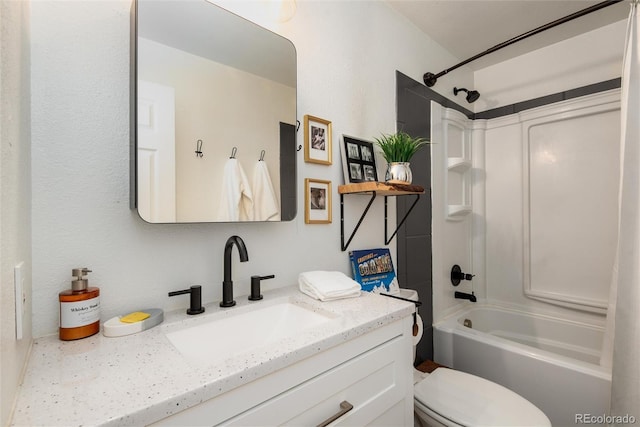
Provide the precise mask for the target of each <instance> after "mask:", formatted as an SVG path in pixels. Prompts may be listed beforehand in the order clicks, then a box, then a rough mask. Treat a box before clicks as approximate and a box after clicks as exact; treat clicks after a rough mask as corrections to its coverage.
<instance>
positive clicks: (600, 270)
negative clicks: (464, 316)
mask: <svg viewBox="0 0 640 427" xmlns="http://www.w3.org/2000/svg"><path fill="white" fill-rule="evenodd" d="M619 99H620V97H619V90H612V91H607V92H603V93H600V94H593V95H588V96H585V97H582V98H576V99H574V100H569V101H563V102H560V103H556V104H550V105H548V106H545V107H539V108H536V109H533V110H529V111H526V112H523V113H520V114H515V115H511V116H505V117H502V118H497V119H492V120H488V121H487V122H486V132H485V156H486V160H485V171H486V181H485V183H484V185H485V201H486V265H487V277H486V280H487V293H488V297H489V298H490V299H491V300H492V301H497V302H502V303H509V304H516V305H519V306H526V307H529V308H532V307H535V308H537V309H541V308H542V307H543V306H540V305H537V304H535V301H532V300H531V298H533V299H536V300H541V301H545V302H548V303H551V304H553V305H554V306H565V307H569V308H575V309H578V310H582V311H589V312H594V313H601V314H603V313H604V312H605V311H606V305H607V299H608V295H609V286H610V281H611V271H612V267H613V259H614V256H615V245H616V233H617V197H618V174H619V170H618V168H619V165H618V161H619V121H620V114H619V108H620V101H619ZM518 284H521V286H519V285H518ZM545 309H546V310H551V308H549V307H545ZM553 310H555V311H558V310H559V309H558V308H554V309H553ZM560 312H562V311H560ZM570 312H571V311H569V313H570Z"/></svg>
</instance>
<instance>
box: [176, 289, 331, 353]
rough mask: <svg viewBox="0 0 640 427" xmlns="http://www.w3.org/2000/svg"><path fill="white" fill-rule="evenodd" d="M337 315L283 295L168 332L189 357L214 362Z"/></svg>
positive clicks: (266, 343) (324, 321)
mask: <svg viewBox="0 0 640 427" xmlns="http://www.w3.org/2000/svg"><path fill="white" fill-rule="evenodd" d="M233 310H237V312H234V311H233ZM335 317H336V316H335V315H332V314H330V313H318V312H315V311H312V310H310V309H308V308H306V307H305V306H303V305H301V304H297V303H296V302H295V301H290V300H288V299H283V300H282V301H278V302H275V303H272V304H269V305H264V306H260V305H259V304H256V305H255V308H253V307H251V306H245V307H238V308H235V309H230V310H229V311H226V312H221V313H217V314H213V315H211V316H209V317H208V318H206V319H202V320H203V321H202V322H196V325H194V326H188V327H185V328H183V329H179V330H176V331H172V332H168V333H167V334H166V336H167V338H168V339H169V341H171V343H172V344H173V345H174V346H175V347H176V348H177V349H178V351H180V353H182V354H183V355H184V356H185V357H187V358H188V359H190V360H193V361H195V362H199V363H203V364H211V363H213V362H216V361H220V360H224V359H227V358H230V357H234V356H236V355H238V354H241V353H244V352H246V351H248V350H251V349H256V348H258V347H262V346H265V345H269V344H273V343H276V342H278V341H280V340H282V339H284V338H288V337H292V336H295V335H296V334H298V333H300V332H301V331H303V330H305V329H308V328H311V327H314V326H318V325H321V324H323V323H326V322H329V321H331V320H332V319H333V318H335Z"/></svg>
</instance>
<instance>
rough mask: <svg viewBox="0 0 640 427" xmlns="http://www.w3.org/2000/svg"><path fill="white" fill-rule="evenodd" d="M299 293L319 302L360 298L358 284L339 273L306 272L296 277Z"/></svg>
mask: <svg viewBox="0 0 640 427" xmlns="http://www.w3.org/2000/svg"><path fill="white" fill-rule="evenodd" d="M298 285H299V287H300V291H301V292H302V293H304V294H307V295H309V296H310V297H312V298H315V299H319V300H320V301H330V300H334V299H340V298H351V297H357V296H360V284H359V283H358V282H356V281H355V280H353V279H351V278H350V277H347V276H346V275H345V274H344V273H341V272H339V271H307V272H305V273H300V276H298Z"/></svg>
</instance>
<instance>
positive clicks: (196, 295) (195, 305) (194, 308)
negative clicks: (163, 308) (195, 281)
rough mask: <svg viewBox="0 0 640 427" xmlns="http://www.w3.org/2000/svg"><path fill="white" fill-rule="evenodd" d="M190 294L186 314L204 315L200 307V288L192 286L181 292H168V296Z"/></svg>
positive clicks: (202, 308)
mask: <svg viewBox="0 0 640 427" xmlns="http://www.w3.org/2000/svg"><path fill="white" fill-rule="evenodd" d="M184 294H191V298H190V304H189V308H188V309H187V314H190V315H193V314H200V313H204V307H203V306H202V286H200V285H193V286H191V287H190V288H189V289H183V290H181V291H173V292H169V296H170V297H173V296H176V295H184Z"/></svg>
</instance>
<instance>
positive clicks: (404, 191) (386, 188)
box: [338, 181, 424, 251]
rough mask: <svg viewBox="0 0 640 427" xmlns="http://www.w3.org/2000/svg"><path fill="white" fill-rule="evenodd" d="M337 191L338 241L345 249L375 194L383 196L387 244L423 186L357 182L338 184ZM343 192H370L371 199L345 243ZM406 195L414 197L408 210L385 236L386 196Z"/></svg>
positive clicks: (385, 220) (385, 222) (385, 221)
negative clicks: (389, 233)
mask: <svg viewBox="0 0 640 427" xmlns="http://www.w3.org/2000/svg"><path fill="white" fill-rule="evenodd" d="M338 193H339V194H340V243H341V245H342V250H343V251H346V250H347V247H349V243H351V240H352V239H353V237H354V236H355V235H356V232H357V231H358V228H360V224H362V220H363V219H364V217H365V216H366V215H367V212H368V211H369V208H370V207H371V204H372V203H373V201H374V199H375V198H376V196H377V195H378V194H379V195H381V196H384V235H385V242H384V243H385V244H386V245H388V244H389V243H390V242H391V240H392V239H393V237H394V236H395V235H396V233H397V232H398V230H399V229H400V227H401V226H402V224H403V223H404V221H405V220H406V219H407V216H409V213H410V212H411V210H412V209H413V208H414V206H415V205H416V203H418V200H419V199H420V195H421V194H424V187H421V186H419V185H407V184H390V183H386V182H375V181H372V182H359V183H356V184H345V185H340V186H338ZM345 194H370V195H371V199H370V200H369V203H368V204H367V206H366V208H365V209H364V212H362V215H361V216H360V220H359V221H358V223H357V224H356V226H355V228H354V229H353V232H352V233H351V236H350V237H349V238H348V239H347V242H346V243H345V234H344V195H345ZM406 195H415V196H416V198H415V200H414V202H413V204H412V205H411V206H410V207H409V210H408V211H407V212H406V213H405V216H404V218H402V219H401V220H400V222H399V224H398V226H397V227H396V230H395V231H394V232H393V234H392V235H391V237H387V235H388V226H387V197H389V196H406Z"/></svg>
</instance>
